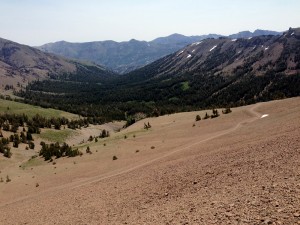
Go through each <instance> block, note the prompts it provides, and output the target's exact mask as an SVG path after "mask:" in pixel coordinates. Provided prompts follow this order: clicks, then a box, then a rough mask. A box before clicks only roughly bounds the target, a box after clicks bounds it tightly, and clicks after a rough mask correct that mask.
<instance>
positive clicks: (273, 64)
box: [20, 28, 300, 123]
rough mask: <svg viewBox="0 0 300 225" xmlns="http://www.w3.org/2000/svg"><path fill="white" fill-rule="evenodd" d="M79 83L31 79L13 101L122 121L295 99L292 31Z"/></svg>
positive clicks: (209, 43)
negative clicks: (21, 100) (142, 114)
mask: <svg viewBox="0 0 300 225" xmlns="http://www.w3.org/2000/svg"><path fill="white" fill-rule="evenodd" d="M176 36H177V35H176ZM170 40H173V38H170V39H169V41H170ZM159 41H162V40H159ZM87 78H88V77H86V78H85V80H82V81H81V82H78V80H74V79H72V77H71V79H70V78H66V79H65V78H63V79H60V80H59V81H58V80H55V81H53V80H51V79H48V80H43V81H36V82H33V83H31V84H30V85H29V86H28V87H27V89H26V90H25V91H23V92H22V93H20V96H21V97H23V98H25V99H26V101H28V102H32V103H36V102H38V104H40V105H42V106H44V107H55V108H60V109H63V110H67V111H71V112H73V113H79V114H81V115H84V116H93V117H94V116H99V117H102V118H106V119H109V120H112V119H127V120H128V119H129V122H130V123H131V122H132V121H131V119H132V118H134V115H135V114H136V113H144V114H146V115H148V116H157V115H162V114H167V113H173V112H179V111H189V110H196V109H200V108H212V107H225V106H230V107H232V106H237V105H245V104H252V103H255V102H259V101H268V100H273V99H280V98H285V97H293V96H299V95H300V88H299V87H300V28H296V29H292V28H290V29H289V30H288V31H287V32H285V33H283V34H282V35H277V36H272V35H263V36H256V37H248V38H237V39H236V38H228V37H219V38H217V39H205V40H202V41H197V42H193V43H192V44H189V45H188V46H186V47H185V48H182V49H180V50H178V51H176V52H174V53H172V54H169V55H167V56H165V57H163V58H160V59H158V60H156V61H154V62H152V63H150V64H149V65H147V66H144V67H142V68H140V69H137V70H135V71H132V72H130V73H127V74H124V75H122V76H115V77H113V78H112V79H111V80H109V81H108V82H106V83H103V82H102V80H101V79H102V78H101V76H98V80H97V77H94V80H88V79H87ZM70 81H72V82H70ZM99 83H100V84H99ZM53 93H58V94H59V95H53ZM125 112H126V113H125Z"/></svg>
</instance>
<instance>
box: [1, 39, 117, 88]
mask: <svg viewBox="0 0 300 225" xmlns="http://www.w3.org/2000/svg"><path fill="white" fill-rule="evenodd" d="M88 73H90V74H91V75H88ZM96 73H97V74H98V75H97V74H96ZM74 75H79V76H77V79H79V80H81V79H82V78H83V77H90V78H91V76H100V77H101V76H103V78H104V77H107V76H109V75H111V76H113V73H112V72H110V71H108V70H107V69H105V68H104V67H101V66H99V65H95V64H92V63H90V62H80V61H78V60H70V59H66V58H65V57H62V56H58V55H54V54H51V53H45V52H43V51H40V50H39V49H36V48H33V47H30V46H27V45H22V44H19V43H16V42H13V41H10V40H7V39H3V38H0V78H1V85H0V89H15V88H20V87H25V86H26V85H27V84H28V83H30V82H32V81H34V80H37V79H50V78H52V79H54V78H55V79H58V78H59V77H61V76H64V77H65V78H66V77H68V79H69V78H70V77H72V76H74ZM80 76H81V77H80Z"/></svg>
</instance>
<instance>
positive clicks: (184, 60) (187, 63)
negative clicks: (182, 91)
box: [125, 29, 300, 80]
mask: <svg viewBox="0 0 300 225" xmlns="http://www.w3.org/2000/svg"><path fill="white" fill-rule="evenodd" d="M299 48H300V29H290V30H289V31H288V32H286V33H284V34H283V35H281V36H272V35H268V36H257V37H253V38H251V37H250V38H247V39H244V38H240V39H229V38H219V39H206V40H203V41H200V42H195V43H193V44H191V45H189V46H187V47H186V48H183V49H181V50H179V51H177V52H175V53H173V54H171V55H168V56H166V57H164V58H162V59H159V60H157V61H155V62H154V63H152V64H150V65H148V66H145V67H144V68H141V69H140V70H136V71H134V72H132V73H129V74H128V75H127V76H129V77H130V76H132V77H134V78H136V79H140V80H141V79H149V78H153V77H160V76H167V75H173V76H179V75H181V74H187V73H189V74H203V73H209V74H214V75H219V74H221V75H222V76H230V75H234V74H236V73H237V72H238V73H247V72H252V73H254V74H255V75H263V74H265V73H266V72H268V71H274V72H284V73H286V74H295V73H297V72H299V69H300V64H299V63H300V59H299V57H300V55H299ZM125 79H126V78H125Z"/></svg>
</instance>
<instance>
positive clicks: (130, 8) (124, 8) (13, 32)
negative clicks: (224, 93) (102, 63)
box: [0, 0, 300, 46]
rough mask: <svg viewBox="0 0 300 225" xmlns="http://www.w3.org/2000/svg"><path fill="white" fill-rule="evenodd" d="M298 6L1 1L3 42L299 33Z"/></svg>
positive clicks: (176, 0) (270, 1)
mask: <svg viewBox="0 0 300 225" xmlns="http://www.w3.org/2000/svg"><path fill="white" fill-rule="evenodd" d="M299 12H300V1H299V0H0V37H2V38H5V39H9V40H12V41H15V42H18V43H21V44H26V45H31V46H38V45H42V44H45V43H49V42H56V41H61V40H65V41H69V42H89V41H103V40H115V41H128V40H130V39H133V38H134V39H137V40H146V41H150V40H153V39H155V38H157V37H163V36H168V35H170V34H173V33H180V34H183V35H187V36H190V35H202V34H209V33H216V34H222V35H229V34H232V33H237V32H239V31H244V30H249V31H254V30H255V29H265V30H275V31H285V30H287V29H288V28H289V27H300V13H299Z"/></svg>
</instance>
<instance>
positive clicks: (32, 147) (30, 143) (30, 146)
mask: <svg viewBox="0 0 300 225" xmlns="http://www.w3.org/2000/svg"><path fill="white" fill-rule="evenodd" d="M28 146H29V148H30V149H34V147H35V145H34V143H33V142H32V141H29V142H28Z"/></svg>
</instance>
